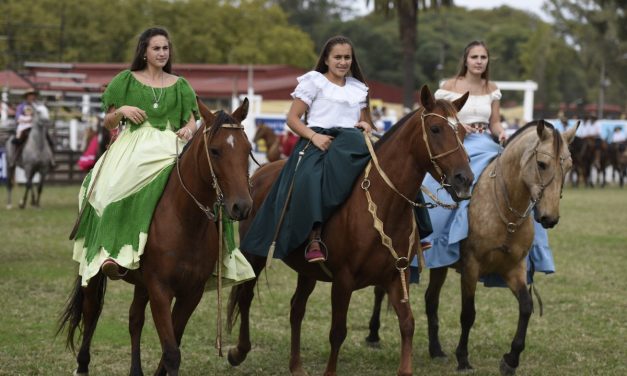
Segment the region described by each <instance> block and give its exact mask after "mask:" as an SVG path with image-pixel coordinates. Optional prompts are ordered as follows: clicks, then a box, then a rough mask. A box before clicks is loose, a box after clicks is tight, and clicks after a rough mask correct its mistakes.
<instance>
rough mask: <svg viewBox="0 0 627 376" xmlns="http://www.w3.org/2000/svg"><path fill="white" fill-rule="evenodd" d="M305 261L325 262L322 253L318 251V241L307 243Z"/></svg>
mask: <svg viewBox="0 0 627 376" xmlns="http://www.w3.org/2000/svg"><path fill="white" fill-rule="evenodd" d="M305 260H307V262H324V261H325V260H326V257H325V256H324V253H322V250H321V249H320V240H319V239H314V240H312V241H311V242H309V245H307V249H306V250H305Z"/></svg>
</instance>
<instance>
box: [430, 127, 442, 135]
mask: <svg viewBox="0 0 627 376" xmlns="http://www.w3.org/2000/svg"><path fill="white" fill-rule="evenodd" d="M431 133H435V134H437V133H440V127H438V126H436V125H432V126H431Z"/></svg>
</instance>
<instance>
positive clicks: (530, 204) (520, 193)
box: [366, 120, 579, 375]
mask: <svg viewBox="0 0 627 376" xmlns="http://www.w3.org/2000/svg"><path fill="white" fill-rule="evenodd" d="M578 126H579V123H577V125H576V126H575V127H572V128H569V129H568V130H567V131H566V132H564V133H563V134H560V133H559V131H557V130H556V129H555V128H554V127H553V126H552V125H551V124H550V123H548V122H544V121H543V120H539V121H537V122H531V123H529V124H527V125H525V126H524V127H523V128H520V129H519V130H518V131H517V132H516V133H515V134H514V135H513V136H512V137H511V138H510V139H509V140H508V143H507V147H506V148H505V149H504V150H503V153H502V154H501V155H500V156H498V157H497V158H496V159H495V160H494V161H492V162H491V163H490V164H489V165H488V166H487V167H486V169H485V172H484V173H482V174H481V176H480V177H479V179H478V180H477V183H476V184H475V186H474V188H473V191H472V198H471V199H470V205H469V209H468V210H469V213H468V215H469V217H468V220H469V233H468V238H466V239H465V240H464V241H462V244H461V250H460V255H461V256H460V257H461V259H460V260H459V261H458V262H457V263H456V264H454V265H451V267H455V268H456V269H458V270H460V271H461V290H462V313H461V323H462V335H461V338H460V341H459V345H458V347H457V351H456V355H457V362H458V370H460V371H464V370H471V369H472V367H471V366H470V363H469V362H468V336H469V333H470V329H471V327H472V325H473V323H474V320H475V302H474V298H475V288H476V284H477V281H478V280H479V278H480V277H482V276H485V275H487V274H494V273H495V274H498V275H500V276H501V277H502V278H503V279H504V280H505V282H506V283H507V286H508V287H509V288H510V289H511V291H512V292H513V293H514V296H515V297H516V299H518V304H519V317H518V330H517V331H516V335H515V337H514V340H513V341H512V345H511V351H510V352H509V353H508V354H505V355H504V356H503V359H502V360H501V366H500V370H501V373H502V374H504V375H513V374H514V373H515V371H516V368H517V367H518V365H519V359H520V353H521V352H522V351H523V349H524V347H525V337H526V333H527V324H528V322H529V317H530V315H531V311H532V308H533V302H532V300H531V295H530V291H528V290H527V266H526V262H525V259H526V257H527V254H528V252H529V249H530V248H531V245H532V242H533V237H534V230H533V223H532V220H531V216H530V214H531V211H532V210H533V212H534V216H535V220H536V221H538V222H539V223H540V224H542V226H543V227H544V228H552V227H554V226H555V225H556V224H557V222H558V220H559V199H560V197H561V193H562V188H563V186H564V180H565V177H566V174H567V173H568V172H569V170H570V169H571V167H572V159H571V154H570V151H569V149H568V144H570V143H571V142H572V141H573V139H574V138H575V132H576V131H577V127H578ZM521 213H522V214H521ZM447 271H448V268H447V267H443V268H433V269H431V270H430V272H429V286H428V287H427V290H426V291H425V303H426V305H425V310H426V314H427V323H428V334H429V354H430V355H431V357H432V358H441V357H445V356H446V354H445V353H444V352H443V351H442V347H441V345H440V340H439V337H438V331H439V325H438V306H439V301H440V291H441V289H442V286H443V284H444V281H445V280H446V274H447ZM383 295H384V291H383V290H382V289H381V288H380V287H377V288H376V289H375V307H374V310H373V315H372V318H371V320H370V334H369V336H368V338H366V340H367V341H368V342H378V338H379V335H378V329H379V311H380V309H381V300H382V299H383Z"/></svg>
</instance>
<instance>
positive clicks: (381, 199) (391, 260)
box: [228, 86, 473, 375]
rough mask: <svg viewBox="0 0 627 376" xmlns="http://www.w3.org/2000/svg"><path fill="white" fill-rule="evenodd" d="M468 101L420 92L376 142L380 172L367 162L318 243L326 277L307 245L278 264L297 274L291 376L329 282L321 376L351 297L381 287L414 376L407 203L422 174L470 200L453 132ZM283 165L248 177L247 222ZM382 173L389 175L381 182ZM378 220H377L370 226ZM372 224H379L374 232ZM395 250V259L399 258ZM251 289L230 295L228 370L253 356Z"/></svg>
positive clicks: (332, 361) (468, 174) (258, 261)
mask: <svg viewBox="0 0 627 376" xmlns="http://www.w3.org/2000/svg"><path fill="white" fill-rule="evenodd" d="M467 98H468V95H467V94H466V95H464V96H462V97H461V98H460V99H458V100H456V101H455V102H453V103H452V104H451V102H448V101H443V100H437V101H436V100H435V99H434V98H433V96H432V94H431V92H430V91H429V88H428V87H426V86H423V88H422V90H421V103H422V105H423V107H422V108H421V109H419V110H417V111H414V112H412V113H410V114H409V115H407V116H405V117H404V118H403V119H401V120H400V121H399V122H398V123H397V124H396V125H395V126H394V127H393V128H392V129H391V130H390V131H388V133H387V134H386V135H385V136H383V138H381V140H379V141H378V142H377V144H376V150H375V151H374V154H375V155H376V157H377V159H378V162H379V163H380V165H379V164H377V163H374V162H375V161H374V159H373V161H371V163H370V164H369V165H368V166H367V167H366V170H365V172H364V173H362V175H361V177H360V178H358V179H357V182H356V184H355V185H354V187H353V190H352V192H351V195H350V196H349V198H348V199H347V201H346V202H345V203H344V204H343V205H342V206H341V207H340V208H339V209H338V210H337V211H336V212H335V213H334V214H333V215H332V216H331V218H330V219H329V220H328V221H326V223H325V225H324V229H323V231H322V238H323V241H324V242H325V243H326V245H327V246H328V249H329V250H330V252H329V255H328V259H327V261H326V262H325V264H324V268H325V270H323V268H321V266H320V265H314V264H310V263H308V262H307V261H305V259H304V257H303V251H304V246H305V244H303V245H301V246H300V247H299V248H298V249H296V250H294V251H293V252H291V253H290V254H289V255H288V256H287V257H286V258H285V259H283V261H284V262H285V263H286V264H287V265H289V266H290V267H291V268H292V269H294V270H295V271H296V272H298V283H297V286H296V291H295V293H294V296H293V297H292V301H291V307H292V308H291V312H290V323H291V328H292V337H291V338H292V343H291V356H290V362H289V368H290V371H291V373H292V374H294V375H304V374H306V372H305V370H304V369H303V364H302V361H301V357H300V330H301V323H302V320H303V316H304V314H305V308H306V304H307V299H308V297H309V295H310V294H311V292H312V291H313V289H314V287H315V285H316V281H325V282H332V292H331V301H332V319H331V331H330V334H329V341H330V342H331V354H330V357H329V360H328V363H327V368H326V372H325V374H326V375H335V374H336V366H337V359H338V354H339V350H340V346H341V345H342V342H343V341H344V339H345V338H346V315H347V311H348V306H349V303H350V299H351V294H352V292H353V291H354V290H357V289H360V288H363V287H365V286H370V285H376V284H380V285H383V286H384V287H385V288H386V289H387V291H388V293H389V294H390V301H391V302H392V304H393V306H394V308H395V310H396V313H397V315H398V321H399V326H400V332H401V338H402V349H401V360H400V366H399V368H398V373H399V374H401V375H411V373H412V360H411V351H412V337H413V332H414V318H413V315H412V312H411V307H410V305H409V303H408V301H407V297H406V296H404V295H405V292H406V284H405V282H404V281H405V278H406V277H407V271H406V270H405V268H406V266H407V264H408V262H407V261H408V259H407V258H410V257H411V255H414V254H415V252H416V248H417V243H416V242H414V240H415V239H418V235H417V234H415V228H416V225H415V222H414V220H413V219H414V212H413V207H412V205H410V204H408V201H409V199H407V197H416V195H417V193H418V191H419V189H420V185H421V182H422V180H423V178H424V176H425V174H426V173H427V172H429V173H431V174H432V175H433V176H436V177H437V178H438V179H439V180H440V181H441V182H442V184H443V185H444V186H445V188H446V189H447V191H449V192H450V193H451V195H452V196H453V197H454V198H456V199H457V200H462V199H467V198H468V197H469V195H470V191H469V189H470V184H471V182H472V180H473V175H472V171H471V170H470V167H469V165H468V155H467V154H466V152H465V150H464V148H463V146H462V144H461V141H460V138H459V137H460V136H459V135H458V133H457V132H460V133H463V130H462V129H463V128H461V127H457V125H456V124H455V123H453V120H452V119H454V118H455V117H456V113H457V111H458V110H459V109H461V108H462V106H463V105H464V103H465V102H466V99H467ZM458 128H460V129H458ZM461 136H462V137H463V134H462V135H461ZM283 165H284V163H283V162H282V161H280V162H275V163H270V164H267V165H265V166H262V167H261V168H259V170H258V171H257V172H256V173H255V175H254V176H253V178H252V180H253V188H252V195H253V211H252V215H254V214H255V213H256V211H257V210H258V209H259V207H260V205H261V203H262V202H263V200H264V198H265V197H266V195H267V193H268V191H269V190H270V188H271V186H272V184H273V182H274V181H275V180H276V178H277V176H278V175H279V172H280V170H281V168H282V167H283ZM371 167H372V169H371ZM370 170H372V171H370ZM384 170H385V174H387V175H384V173H383V171H384ZM369 173H370V176H369V177H368V174H369ZM383 176H385V177H383ZM387 176H390V177H392V179H390V178H387ZM392 181H393V182H392ZM393 186H395V188H392V187H393ZM368 201H370V204H369V203H368ZM410 202H411V201H410ZM375 203H376V204H375ZM377 206H378V209H377ZM369 210H370V213H369ZM356 213H361V214H360V215H355V214H356ZM252 215H251V217H250V218H249V219H248V220H247V221H244V222H242V223H241V224H240V236H243V234H245V233H246V231H247V230H248V227H249V225H250V221H251V218H252ZM371 215H372V217H371ZM375 217H376V220H375V219H373V218H375ZM381 221H382V223H381ZM373 223H380V224H381V226H379V229H378V230H377V229H375V227H374V225H373ZM386 233H387V235H386ZM382 239H383V240H382ZM384 244H387V246H386V245H384ZM394 248H395V249H397V250H399V252H398V253H396V251H394ZM401 250H402V251H401ZM242 251H243V252H245V251H246V250H242ZM398 254H400V255H401V256H403V257H399V256H398ZM246 257H247V258H248V260H249V261H250V262H251V264H252V265H253V268H254V270H255V274H256V275H257V276H258V275H259V273H260V272H261V271H262V270H263V268H264V266H265V264H266V259H265V257H259V256H254V255H250V254H246ZM406 257H407V258H406ZM399 271H400V273H399ZM327 273H328V274H327ZM256 282H257V281H256V280H251V281H249V282H245V283H244V284H242V285H239V286H236V287H234V288H233V289H232V290H231V296H230V298H229V310H228V311H229V313H228V316H229V322H230V324H231V325H232V324H233V323H234V320H235V318H236V316H237V311H238V307H239V313H240V314H241V325H240V332H239V341H238V344H237V346H236V347H234V348H231V349H230V351H229V355H228V360H229V362H230V363H231V364H232V365H238V364H240V363H241V362H242V361H244V359H245V358H246V355H247V354H248V352H249V351H250V349H251V343H250V333H249V312H250V305H251V302H252V299H253V296H254V286H255V284H256Z"/></svg>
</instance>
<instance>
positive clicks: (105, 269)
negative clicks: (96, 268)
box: [100, 259, 128, 281]
mask: <svg viewBox="0 0 627 376" xmlns="http://www.w3.org/2000/svg"><path fill="white" fill-rule="evenodd" d="M120 268H122V269H124V273H120ZM100 270H102V273H103V274H104V275H106V276H107V277H109V279H111V280H112V281H116V280H118V279H122V278H124V277H126V275H127V274H128V269H127V268H124V267H122V266H120V265H118V263H117V262H115V261H114V260H113V259H106V260H105V261H104V262H103V263H102V265H101V266H100Z"/></svg>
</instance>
